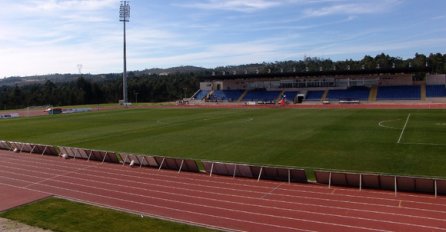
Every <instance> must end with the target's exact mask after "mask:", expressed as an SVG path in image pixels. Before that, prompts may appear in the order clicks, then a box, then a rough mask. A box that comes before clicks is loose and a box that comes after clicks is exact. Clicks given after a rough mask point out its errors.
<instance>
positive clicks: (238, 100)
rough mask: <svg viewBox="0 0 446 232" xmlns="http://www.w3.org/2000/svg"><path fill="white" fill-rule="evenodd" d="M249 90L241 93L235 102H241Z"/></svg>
mask: <svg viewBox="0 0 446 232" xmlns="http://www.w3.org/2000/svg"><path fill="white" fill-rule="evenodd" d="M248 92H249V90H247V89H246V90H245V92H243V93H242V95H240V97H239V98H238V99H237V102H241V101H242V100H243V98H245V96H246V94H248Z"/></svg>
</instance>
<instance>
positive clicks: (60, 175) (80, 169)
mask: <svg viewBox="0 0 446 232" xmlns="http://www.w3.org/2000/svg"><path fill="white" fill-rule="evenodd" d="M88 168H90V166H86V167H83V168H78V169H75V170H73V171H68V172H65V173H63V174H59V175H55V176H52V177H49V178H46V179H43V180H40V181H37V182H34V183H32V184H29V185H27V186H24V188H29V187H31V186H33V185H36V184H40V183H42V182H45V181H49V180H53V179H56V178H58V177H63V176H67V175H69V174H73V173H78V172H79V171H83V170H86V169H88ZM48 174H52V173H48Z"/></svg>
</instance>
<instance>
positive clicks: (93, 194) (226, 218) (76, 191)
mask: <svg viewBox="0 0 446 232" xmlns="http://www.w3.org/2000/svg"><path fill="white" fill-rule="evenodd" d="M0 178H7V177H0ZM8 179H13V180H14V178H8ZM17 180H18V181H22V182H29V181H23V180H20V179H17ZM1 184H3V185H9V186H14V187H18V188H22V189H26V190H34V189H28V188H23V187H20V186H15V185H11V184H4V183H1ZM40 185H42V186H48V187H50V188H55V189H60V190H62V191H68V192H72V193H80V194H86V195H91V196H93V197H97V198H100V199H102V198H105V199H111V200H116V201H121V202H125V203H131V204H135V205H143V206H145V207H147V208H151V207H153V208H159V209H167V210H171V211H176V212H180V213H182V214H184V213H190V214H195V215H199V216H205V217H213V218H217V219H225V220H230V221H236V222H242V223H248V224H255V225H263V226H272V227H278V228H282V229H289V230H296V231H306V232H310V231H311V230H303V229H296V228H291V227H284V226H273V225H270V224H266V223H261V222H254V221H248V220H240V219H236V218H229V217H222V216H216V215H211V214H208V213H199V212H193V211H188V210H181V209H176V208H171V207H165V206H158V205H154V204H146V203H142V202H136V201H132V200H126V199H122V198H116V197H110V196H104V195H100V194H95V193H89V192H84V191H80V190H73V189H67V188H62V187H57V186H51V185H46V184H40ZM35 191H39V192H42V193H47V194H51V195H56V196H60V197H61V198H70V199H76V200H78V201H83V202H88V201H85V200H83V199H81V198H76V197H68V196H64V195H61V194H54V193H52V192H48V191H41V190H35ZM99 204H101V203H99ZM127 210H128V209H127ZM155 215H156V214H155ZM180 221H181V220H180ZM192 223H193V222H192ZM229 230H234V229H229Z"/></svg>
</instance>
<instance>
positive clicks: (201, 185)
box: [11, 160, 445, 213]
mask: <svg viewBox="0 0 446 232" xmlns="http://www.w3.org/2000/svg"><path fill="white" fill-rule="evenodd" d="M20 161H21V162H22V163H23V160H20ZM28 162H29V161H28ZM30 163H39V162H30ZM11 164H13V163H11ZM28 166H29V165H28ZM56 166H59V167H60V166H61V165H56ZM29 167H33V166H29ZM62 167H63V166H62ZM100 167H101V169H107V168H104V167H103V166H100ZM45 169H48V170H54V171H59V170H58V169H54V168H45ZM110 170H115V171H116V169H110ZM89 171H90V172H93V173H98V174H108V175H114V176H118V177H123V179H128V178H133V179H135V178H136V179H141V180H145V181H147V180H149V179H150V180H152V181H162V182H167V183H172V184H174V185H178V184H184V183H182V182H181V181H171V180H160V179H157V178H151V177H149V176H148V177H140V176H134V175H126V174H117V173H112V172H104V171H94V170H91V169H90V170H89ZM143 174H146V173H143ZM153 175H155V174H153ZM156 176H159V177H166V176H163V175H159V174H158V175H156ZM137 183H140V182H137ZM151 183H152V182H151ZM188 185H194V186H196V187H204V188H214V189H221V190H231V191H235V192H244V193H262V192H259V191H253V190H240V189H233V188H228V187H215V186H207V185H203V184H192V183H190V184H188ZM248 187H252V186H248ZM285 191H292V192H298V193H313V194H319V195H330V194H329V193H320V192H314V191H306V190H285ZM275 195H276V196H279V197H287V198H297V197H296V196H295V194H293V195H289V194H275ZM339 196H341V197H349V198H359V199H373V200H382V201H387V202H392V201H393V202H398V200H395V199H388V198H381V197H367V196H357V195H346V194H341V195H339ZM298 198H300V199H303V198H305V199H312V200H319V201H328V202H330V201H332V200H330V199H325V198H318V197H304V196H299V197H298ZM405 201H406V202H414V203H420V204H424V205H433V206H438V205H442V204H435V203H427V202H420V201H410V200H405ZM337 202H344V203H350V204H357V205H375V206H380V207H388V208H394V206H391V205H387V204H376V203H373V204H371V203H363V202H356V201H350V200H337ZM414 209H415V210H419V211H430V210H426V209H420V208H414ZM441 213H445V212H441Z"/></svg>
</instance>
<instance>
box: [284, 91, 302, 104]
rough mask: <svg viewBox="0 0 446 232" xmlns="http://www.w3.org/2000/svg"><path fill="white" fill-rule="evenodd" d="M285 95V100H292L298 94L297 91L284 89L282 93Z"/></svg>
mask: <svg viewBox="0 0 446 232" xmlns="http://www.w3.org/2000/svg"><path fill="white" fill-rule="evenodd" d="M283 94H284V95H285V96H286V97H285V98H286V100H287V101H291V102H292V101H294V98H296V96H297V95H298V94H299V91H285V92H284V93H283Z"/></svg>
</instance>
